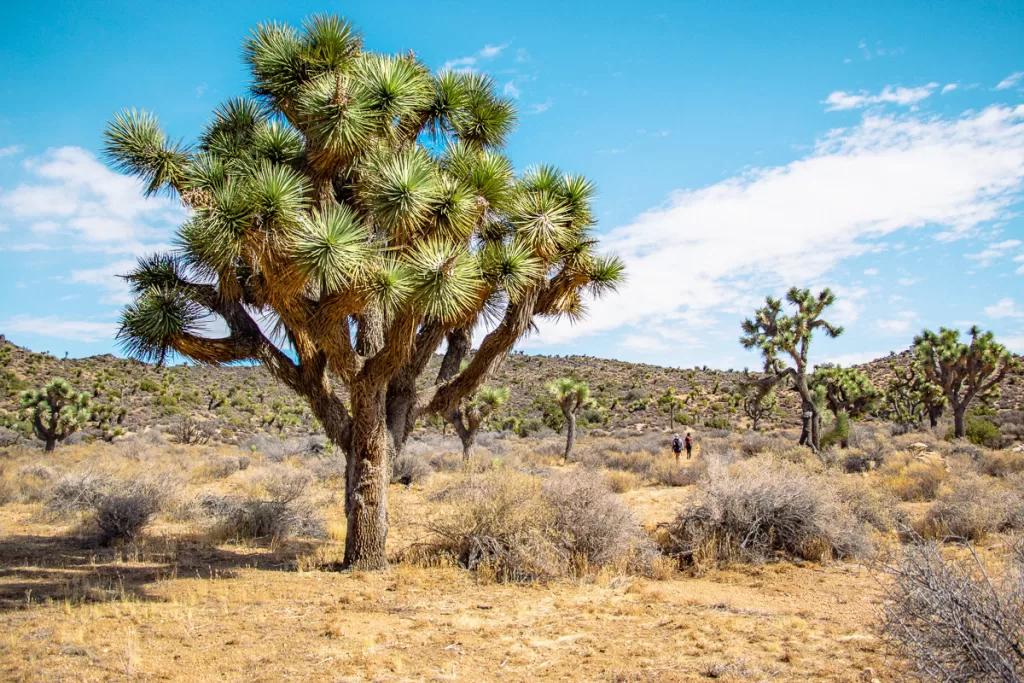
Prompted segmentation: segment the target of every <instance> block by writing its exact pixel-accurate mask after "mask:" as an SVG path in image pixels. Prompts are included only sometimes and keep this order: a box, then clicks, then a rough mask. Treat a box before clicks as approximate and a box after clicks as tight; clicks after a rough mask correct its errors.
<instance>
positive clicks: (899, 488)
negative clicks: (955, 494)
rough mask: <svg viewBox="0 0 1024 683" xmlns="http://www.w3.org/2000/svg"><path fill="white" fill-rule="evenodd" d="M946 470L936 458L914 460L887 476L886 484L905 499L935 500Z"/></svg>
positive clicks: (901, 498)
mask: <svg viewBox="0 0 1024 683" xmlns="http://www.w3.org/2000/svg"><path fill="white" fill-rule="evenodd" d="M945 479H946V470H945V468H944V467H943V466H942V463H940V462H937V461H934V460H924V461H922V460H914V461H911V463H910V464H909V465H907V466H906V467H905V468H903V469H901V470H899V471H898V472H896V473H894V474H892V475H890V476H888V477H886V478H885V480H884V481H885V485H886V486H887V487H888V488H889V490H890V491H892V492H893V493H894V494H895V495H896V497H897V498H899V499H900V500H903V501H924V500H934V499H935V496H937V495H938V493H939V488H940V487H941V486H942V482H943V481H944V480H945Z"/></svg>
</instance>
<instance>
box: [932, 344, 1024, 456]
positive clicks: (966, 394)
mask: <svg viewBox="0 0 1024 683" xmlns="http://www.w3.org/2000/svg"><path fill="white" fill-rule="evenodd" d="M968 334H969V335H970V337H971V340H970V343H969V344H965V343H963V342H961V341H960V331H959V330H950V329H946V328H945V327H940V328H939V331H938V332H932V331H930V330H924V331H923V332H922V333H921V334H919V335H918V336H916V337H914V346H913V350H914V359H915V361H916V363H917V365H918V367H920V369H921V371H922V372H923V373H924V375H925V377H927V378H928V381H929V382H931V383H932V384H934V385H935V386H936V387H938V388H939V390H940V391H941V393H942V395H943V396H945V397H946V401H947V402H948V403H949V406H950V408H952V409H953V433H954V435H955V436H956V437H957V438H960V437H963V436H966V434H967V421H966V415H967V409H968V407H970V405H971V402H972V401H974V399H976V398H978V399H981V400H983V401H984V400H992V399H994V398H996V397H997V396H998V392H999V382H1001V381H1002V380H1003V378H1004V377H1006V375H1007V374H1008V373H1009V372H1010V371H1011V370H1015V369H1017V368H1018V367H1020V363H1019V362H1018V361H1017V359H1016V358H1014V357H1013V354H1011V353H1010V352H1009V351H1008V350H1007V349H1006V347H1005V346H1003V345H1002V344H999V343H998V342H996V340H995V336H994V335H993V334H992V333H991V332H982V331H981V330H980V329H979V328H978V326H977V325H975V326H972V327H971V329H970V331H969V332H968Z"/></svg>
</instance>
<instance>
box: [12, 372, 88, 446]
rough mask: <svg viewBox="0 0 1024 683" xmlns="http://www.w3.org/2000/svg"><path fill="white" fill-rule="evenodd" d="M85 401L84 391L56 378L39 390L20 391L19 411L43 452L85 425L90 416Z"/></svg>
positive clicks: (86, 401)
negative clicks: (43, 445)
mask: <svg viewBox="0 0 1024 683" xmlns="http://www.w3.org/2000/svg"><path fill="white" fill-rule="evenodd" d="M89 403H90V401H89V395H88V394H87V393H85V392H78V391H75V390H74V388H73V387H72V386H71V384H70V383H69V382H68V381H67V380H65V379H60V378H57V379H54V380H52V381H51V382H50V383H49V384H47V385H46V386H45V387H43V388H42V389H40V390H31V391H25V392H23V393H22V394H21V409H22V414H23V416H24V418H25V419H26V420H27V421H28V422H29V424H31V425H32V431H33V432H35V435H36V438H38V439H40V440H41V441H42V442H43V443H44V444H45V447H44V448H45V450H46V451H52V450H53V449H55V448H56V447H57V443H58V442H59V441H63V440H64V439H66V438H68V437H69V436H71V435H72V434H73V433H75V432H77V431H78V430H79V429H81V428H82V427H84V426H85V423H86V422H87V421H88V420H89V418H90V416H91V415H92V411H90V410H89Z"/></svg>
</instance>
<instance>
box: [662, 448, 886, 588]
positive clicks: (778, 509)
mask: <svg viewBox="0 0 1024 683" xmlns="http://www.w3.org/2000/svg"><path fill="white" fill-rule="evenodd" d="M662 542H663V546H664V549H665V550H666V551H668V552H669V553H670V554H671V555H673V556H675V557H678V558H679V561H680V565H681V566H688V567H692V568H693V569H694V570H696V571H703V570H706V569H708V568H710V567H713V566H715V565H718V564H730V563H734V562H764V561H766V560H769V559H772V558H773V557H777V556H788V557H796V558H801V559H807V560H814V561H822V560H828V559H833V558H844V557H857V556H862V555H864V554H865V553H866V552H867V551H868V550H869V549H870V547H871V544H870V540H869V538H868V535H867V533H866V529H865V527H864V525H863V523H861V522H859V521H858V520H857V519H856V518H855V517H854V515H853V514H852V513H851V512H850V511H849V509H847V507H846V506H844V505H843V504H842V502H841V500H840V498H839V496H838V495H837V494H836V492H835V491H834V490H833V489H832V487H831V486H829V485H828V482H827V481H826V480H825V479H824V478H823V477H821V476H818V475H814V474H811V473H809V472H807V471H806V470H804V469H802V468H800V467H799V466H796V465H792V464H788V463H784V462H777V461H773V460H771V459H751V460H745V461H742V462H739V463H736V464H734V465H732V466H731V467H728V468H726V467H717V466H716V467H712V468H711V469H710V471H709V474H708V476H707V477H706V478H704V479H703V480H701V482H700V484H699V496H698V498H697V500H696V501H695V502H694V503H692V504H690V505H689V506H687V507H685V508H684V509H683V510H682V511H680V513H679V515H678V517H677V518H676V520H675V521H674V522H672V523H670V524H668V525H666V526H665V527H663V537H662Z"/></svg>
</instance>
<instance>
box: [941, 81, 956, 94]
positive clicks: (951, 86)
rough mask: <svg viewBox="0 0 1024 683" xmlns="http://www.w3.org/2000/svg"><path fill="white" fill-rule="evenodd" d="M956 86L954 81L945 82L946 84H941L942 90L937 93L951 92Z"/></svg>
mask: <svg viewBox="0 0 1024 683" xmlns="http://www.w3.org/2000/svg"><path fill="white" fill-rule="evenodd" d="M958 87H959V86H958V85H957V84H956V83H947V84H946V85H944V86H942V90H941V91H940V93H939V94H941V95H945V94H946V93H951V92H953V91H954V90H956V89H957V88H958Z"/></svg>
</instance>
